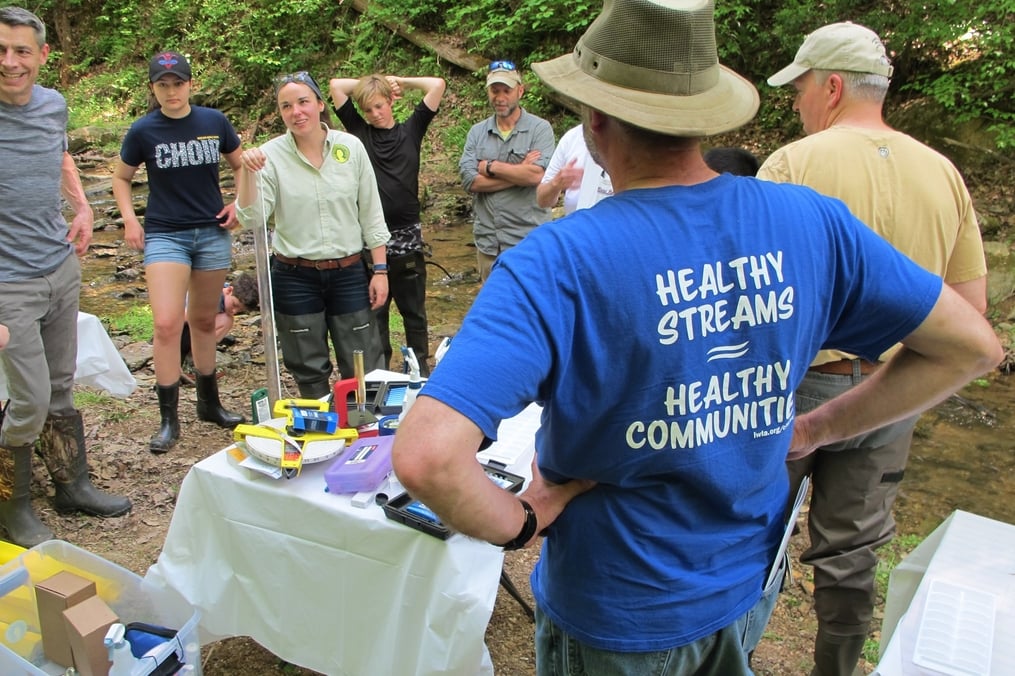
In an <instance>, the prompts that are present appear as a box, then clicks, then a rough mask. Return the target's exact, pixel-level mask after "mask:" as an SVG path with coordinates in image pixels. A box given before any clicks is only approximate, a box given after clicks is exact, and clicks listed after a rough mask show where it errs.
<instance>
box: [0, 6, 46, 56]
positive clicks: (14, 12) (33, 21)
mask: <svg viewBox="0 0 1015 676" xmlns="http://www.w3.org/2000/svg"><path fill="white" fill-rule="evenodd" d="M0 23H2V24H6V25H7V26H28V27H30V28H31V29H32V30H34V31H35V41H36V42H38V43H39V47H40V48H41V47H42V46H43V45H45V44H46V24H44V23H42V19H40V18H39V17H37V16H35V15H34V14H32V13H31V12H29V11H28V10H27V9H24V8H23V7H0Z"/></svg>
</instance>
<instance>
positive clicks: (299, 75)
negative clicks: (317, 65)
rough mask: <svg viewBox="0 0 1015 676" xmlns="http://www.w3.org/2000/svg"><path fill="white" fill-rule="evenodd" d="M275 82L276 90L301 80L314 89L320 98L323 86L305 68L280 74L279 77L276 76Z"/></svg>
mask: <svg viewBox="0 0 1015 676" xmlns="http://www.w3.org/2000/svg"><path fill="white" fill-rule="evenodd" d="M274 82H275V91H276V92H277V91H278V90H279V89H281V88H282V87H284V86H285V85H287V84H289V83H290V82H299V83H301V84H305V85H307V86H309V87H310V88H311V89H313V90H314V93H315V94H317V96H318V98H320V95H321V88H320V87H319V86H318V84H317V82H316V81H315V80H314V78H313V77H312V76H311V75H310V73H308V72H307V71H305V70H301V71H299V72H296V73H287V74H285V75H279V76H278V77H276V78H275V80H274Z"/></svg>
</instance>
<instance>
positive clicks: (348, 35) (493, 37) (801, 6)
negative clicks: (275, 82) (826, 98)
mask: <svg viewBox="0 0 1015 676" xmlns="http://www.w3.org/2000/svg"><path fill="white" fill-rule="evenodd" d="M351 5H352V3H351V2H346V3H335V2H331V1H330V0H249V1H248V2H245V3H243V4H242V6H240V7H238V6H237V5H236V4H235V3H233V2H232V1H231V0H159V1H158V2H156V1H155V0H132V1H129V2H125V1H124V0H98V1H97V2H85V1H84V0H37V4H36V5H35V6H34V9H36V11H38V12H39V13H40V15H41V16H43V18H44V19H46V21H47V24H48V26H49V27H50V39H49V42H50V43H51V45H52V46H53V48H54V50H55V51H54V52H53V56H52V59H51V61H52V62H53V63H58V64H59V65H60V67H59V68H53V67H50V68H47V69H46V70H44V71H43V81H44V82H45V83H46V84H49V85H52V84H56V83H59V82H60V80H62V85H63V89H67V88H68V86H67V85H68V83H70V84H72V85H73V86H74V88H75V89H76V88H77V86H78V85H74V84H73V83H74V82H75V81H76V80H77V79H78V78H84V79H87V80H92V79H96V78H98V81H97V83H96V84H95V85H92V86H82V88H81V89H80V90H77V92H72V96H71V97H70V98H71V103H72V108H73V109H74V110H72V114H73V115H74V122H75V124H79V123H82V122H83V121H85V120H89V119H92V120H102V119H104V118H106V117H108V116H112V115H115V114H121V115H126V116H128V117H129V116H133V115H136V114H138V113H139V112H141V111H142V110H143V109H144V106H145V100H146V87H145V70H144V68H145V64H146V63H147V59H148V57H149V56H150V55H151V54H152V53H153V52H154V51H157V50H159V49H177V50H179V51H182V52H184V53H186V54H188V55H189V56H190V57H191V59H192V61H193V67H194V72H195V80H196V82H197V91H198V92H200V93H201V94H202V95H203V96H204V97H205V98H204V99H202V101H201V102H202V103H205V104H206V105H213V106H216V107H218V108H220V109H223V110H225V111H227V113H229V114H230V116H231V117H232V118H233V119H234V121H236V122H238V123H241V126H243V125H242V123H243V122H255V121H256V120H258V119H259V118H260V117H262V116H263V115H265V114H267V113H269V112H270V111H271V109H272V107H273V102H272V100H271V98H272V97H271V93H272V88H271V80H272V78H273V77H274V76H275V75H277V74H279V73H283V72H291V71H295V70H309V71H310V72H312V73H313V74H314V75H315V77H317V78H318V80H319V81H326V80H327V79H328V78H329V77H331V76H332V75H334V74H336V73H339V72H340V73H342V74H343V75H353V74H363V73H369V72H395V71H398V72H402V73H406V74H421V73H424V72H425V73H434V72H441V69H443V68H446V67H447V66H446V64H444V63H443V62H442V61H439V60H438V59H437V58H435V57H433V56H421V50H419V49H418V48H417V47H415V46H411V45H409V44H408V43H407V42H405V41H404V40H402V39H401V38H399V37H398V36H397V35H396V34H395V33H394V31H393V30H392V28H391V27H392V26H395V25H398V26H411V27H414V28H417V29H419V30H425V31H431V32H433V33H435V34H438V35H441V36H447V37H448V42H449V43H450V44H452V45H457V46H460V47H463V48H464V49H467V50H469V51H471V52H472V53H475V54H479V55H482V56H484V57H486V58H489V59H495V58H508V59H513V60H514V61H516V62H517V63H519V65H520V66H522V67H523V68H525V69H528V66H529V65H530V64H531V63H532V62H534V61H539V60H545V59H548V58H553V57H555V56H559V55H560V54H564V53H566V52H568V51H570V50H571V49H572V48H573V47H574V44H575V42H576V41H577V38H578V37H579V35H580V34H581V33H582V31H584V30H585V28H586V27H587V26H588V25H589V24H590V23H591V22H592V20H593V19H594V18H595V16H597V15H598V13H599V12H600V10H601V7H602V4H601V1H600V0H510V1H507V0H370V3H369V5H368V11H367V13H366V14H365V15H361V14H359V13H358V12H357V11H355V10H354V9H353V8H352V6H351ZM842 20H851V21H855V22H857V23H861V24H863V25H866V26H869V27H870V28H872V29H873V30H875V31H876V32H878V33H879V34H880V35H881V36H882V37H883V38H884V39H885V41H886V44H887V45H888V48H889V50H890V52H891V54H892V58H893V62H894V65H895V74H894V76H893V82H892V93H891V98H892V100H891V101H890V103H891V105H893V106H894V105H898V104H899V103H900V102H901V101H903V100H905V99H906V98H910V97H918V96H927V97H932V98H933V99H935V100H936V101H938V102H939V103H940V104H941V105H943V106H944V107H945V109H946V110H947V111H948V113H949V114H950V115H951V116H952V118H953V119H954V120H955V122H956V123H960V122H963V121H967V120H982V121H983V124H984V127H985V128H986V129H988V130H989V131H990V132H992V133H993V134H994V137H995V138H996V139H997V144H998V147H999V148H1002V149H1005V148H1010V147H1013V146H1015V104H1013V101H1015V0H997V1H995V2H992V3H979V4H976V3H968V2H959V1H958V0H938V1H937V2H930V3H928V2H925V1H924V0H887V1H884V0H879V1H875V0H824V1H823V2H821V3H819V4H815V3H813V2H811V1H810V0H784V1H783V2H780V3H774V2H771V1H770V0H766V1H762V0H729V1H726V0H723V2H720V3H718V4H717V7H716V36H717V44H718V47H719V54H720V60H721V62H722V63H723V64H724V65H727V66H729V67H732V68H733V69H734V70H736V71H737V72H739V73H741V74H742V75H744V76H745V77H747V78H748V79H749V80H751V81H753V82H755V83H757V84H758V85H759V87H760V89H761V92H762V97H763V106H762V112H761V115H760V120H761V122H762V124H763V125H764V126H765V127H769V128H775V129H780V130H788V129H790V126H789V125H790V124H792V123H791V122H790V121H791V120H793V118H794V117H795V115H794V114H793V112H792V110H791V109H790V107H789V106H788V105H786V102H785V101H783V100H780V98H779V97H778V96H777V95H776V93H775V92H774V91H773V90H771V89H770V88H768V87H767V86H765V85H764V84H763V83H764V80H765V79H766V78H767V77H768V76H770V75H771V74H772V73H774V72H775V71H777V70H778V69H780V68H782V67H783V66H785V65H786V64H787V63H788V62H789V61H790V60H791V59H792V58H793V54H794V53H795V52H796V50H797V48H798V47H799V46H800V43H801V42H802V41H803V38H804V36H805V35H806V34H807V33H808V32H809V31H811V30H813V29H815V28H817V27H819V26H821V25H823V24H826V23H829V22H833V21H842ZM68 25H70V26H72V27H73V31H74V34H73V35H71V36H67V35H61V34H60V30H67V29H66V28H65V27H66V26H68ZM85 76H87V77H85ZM534 80H535V79H534V78H529V79H528V81H529V84H530V85H531V86H530V88H529V92H528V93H527V94H526V106H527V107H529V108H530V109H532V110H533V112H537V114H538V113H540V112H543V113H544V114H545V113H546V112H547V111H550V110H551V109H553V106H551V104H550V103H549V102H548V99H547V98H546V97H545V96H544V93H545V92H543V91H542V90H541V88H540V86H539V85H538V84H536V83H535V81H534ZM462 94H463V98H466V97H467V98H468V99H469V100H472V101H477V102H479V103H482V87H481V86H480V87H477V88H476V90H475V91H470V92H463V93H462ZM93 116H94V117H93ZM244 117H246V119H242V118H244ZM794 131H796V129H795V128H794ZM797 133H798V132H797Z"/></svg>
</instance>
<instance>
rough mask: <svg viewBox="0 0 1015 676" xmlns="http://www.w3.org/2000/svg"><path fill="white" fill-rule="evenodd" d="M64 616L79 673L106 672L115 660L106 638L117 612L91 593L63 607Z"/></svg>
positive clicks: (101, 675)
mask: <svg viewBox="0 0 1015 676" xmlns="http://www.w3.org/2000/svg"><path fill="white" fill-rule="evenodd" d="M63 619H64V623H65V626H66V627H67V638H68V639H70V647H71V653H73V655H74V668H75V669H77V672H78V674H80V676H107V675H108V674H109V668H110V667H111V666H113V663H112V662H110V661H109V653H108V651H107V650H106V645H105V642H104V640H103V639H105V638H106V632H107V631H109V627H111V626H112V625H113V623H114V622H117V621H118V618H117V617H116V613H114V612H113V611H112V609H110V607H109V606H107V605H106V602H105V601H103V600H102V599H101V598H99V597H98V596H92V597H91V598H87V599H85V600H84V601H81V602H80V603H78V604H76V605H73V606H71V607H70V608H68V609H67V610H65V611H63Z"/></svg>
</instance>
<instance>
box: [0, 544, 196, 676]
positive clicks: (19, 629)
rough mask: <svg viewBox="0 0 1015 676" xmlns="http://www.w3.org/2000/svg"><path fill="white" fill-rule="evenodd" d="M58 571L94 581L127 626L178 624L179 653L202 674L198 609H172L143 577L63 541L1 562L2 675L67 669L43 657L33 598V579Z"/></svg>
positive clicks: (44, 675)
mask: <svg viewBox="0 0 1015 676" xmlns="http://www.w3.org/2000/svg"><path fill="white" fill-rule="evenodd" d="M61 571H70V572H72V573H74V574H75V575H80V576H81V577H84V578H87V579H89V580H92V581H94V582H95V587H96V591H97V593H98V596H99V597H100V598H101V599H102V600H103V601H105V602H106V604H107V605H108V606H109V607H110V608H112V610H113V612H115V613H116V614H117V616H118V617H119V618H120V621H121V622H123V623H125V624H126V623H128V622H147V623H150V624H158V625H162V626H165V627H174V628H175V627H179V630H178V632H177V635H176V637H175V639H173V640H174V641H176V643H177V644H178V645H177V650H176V652H177V654H178V657H179V658H180V659H181V661H185V660H189V662H188V663H190V664H193V666H194V671H192V672H191V673H193V674H197V675H200V673H201V661H200V643H199V639H198V631H197V625H198V622H199V620H200V614H199V613H198V612H197V611H193V610H191V611H190V613H189V614H186V613H181V612H180V611H179V610H175V611H174V610H173V609H172V608H171V607H169V606H168V604H163V603H160V602H159V599H158V596H159V592H158V591H157V590H155V589H153V588H151V587H149V586H148V585H146V584H145V582H144V579H143V578H142V577H141V576H139V575H136V574H134V573H132V572H130V571H129V570H127V569H125V568H122V567H120V566H118V565H116V564H115V563H111V562H109V561H106V560H105V559H103V558H102V557H99V556H96V555H95V554H92V553H91V552H88V551H86V550H84V549H81V548H80V547H75V546H74V545H72V544H70V543H68V542H63V541H62V540H49V541H47V542H43V543H42V544H40V545H37V546H35V547H32V548H31V549H28V550H26V551H25V552H24V553H23V554H21V555H20V556H18V557H17V558H15V559H13V560H12V561H10V562H8V563H6V564H4V565H3V566H0V674H3V675H4V676H21V675H23V674H24V675H27V676H60V675H61V674H63V673H64V672H65V671H66V668H65V667H62V666H60V665H58V664H55V663H53V662H51V661H49V660H47V659H46V658H45V656H44V655H43V650H42V636H41V634H40V633H39V613H38V609H37V607H36V601H35V585H36V583H38V582H41V581H43V580H45V579H47V578H49V577H51V576H53V575H55V574H56V573H59V572H61ZM177 608H178V607H177ZM184 615H186V616H184Z"/></svg>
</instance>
